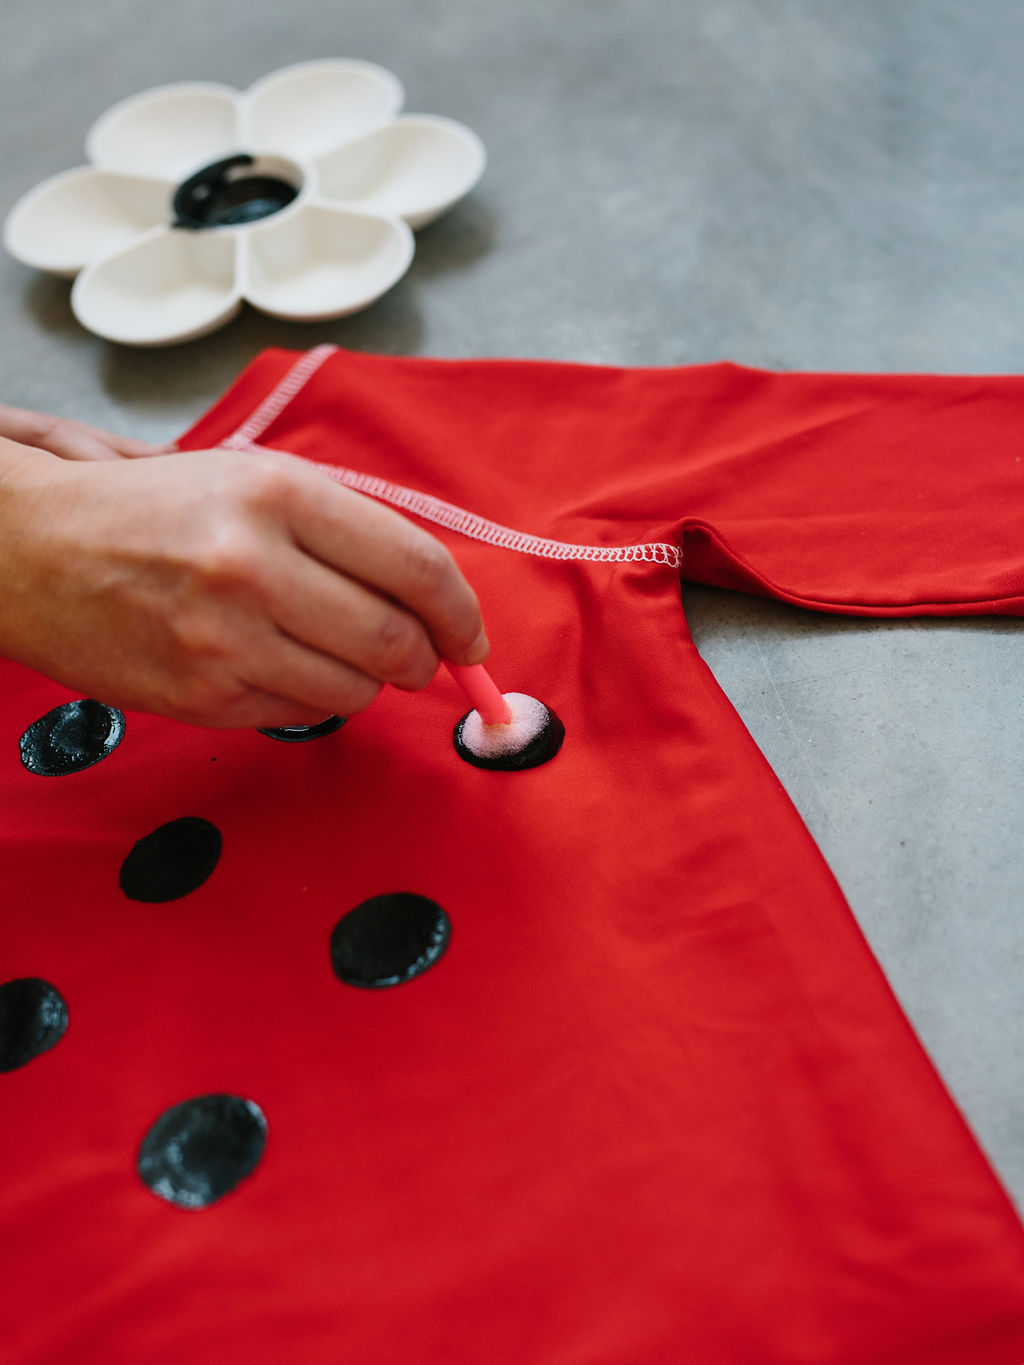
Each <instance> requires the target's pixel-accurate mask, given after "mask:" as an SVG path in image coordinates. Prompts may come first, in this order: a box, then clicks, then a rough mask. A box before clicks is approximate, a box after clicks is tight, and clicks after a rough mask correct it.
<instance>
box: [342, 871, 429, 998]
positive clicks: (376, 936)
mask: <svg viewBox="0 0 1024 1365" xmlns="http://www.w3.org/2000/svg"><path fill="white" fill-rule="evenodd" d="M450 937H451V921H450V920H449V918H448V916H447V915H446V914H445V912H444V911H443V910H442V909H441V907H440V906H439V905H438V904H437V903H436V901H432V900H428V899H427V897H426V896H416V895H413V894H412V893H411V892H408V891H396V892H393V893H391V894H389V895H385V896H371V897H370V899H369V900H366V901H363V903H362V904H361V905H357V906H356V908H355V909H354V910H350V911H349V912H348V914H347V915H343V916H342V917H341V919H340V920H339V921H338V923H337V924H336V925H335V926H334V931H333V932H332V934H331V965H332V966H333V968H334V971H335V974H336V975H337V976H338V977H339V978H340V979H341V980H342V981H344V982H345V983H346V984H347V985H349V986H364V987H366V988H368V989H376V988H379V987H381V986H398V985H401V983H402V982H403V981H409V980H411V979H412V977H414V976H419V975H420V973H421V972H425V971H426V970H427V968H428V967H432V966H433V965H434V963H435V962H436V961H437V960H438V958H439V957H440V956H441V954H442V953H443V952H444V950H445V949H446V948H447V947H448V940H449V938H450Z"/></svg>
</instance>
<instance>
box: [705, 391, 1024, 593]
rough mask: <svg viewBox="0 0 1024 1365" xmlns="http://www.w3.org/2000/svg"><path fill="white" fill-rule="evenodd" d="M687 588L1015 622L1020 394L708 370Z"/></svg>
mask: <svg viewBox="0 0 1024 1365" xmlns="http://www.w3.org/2000/svg"><path fill="white" fill-rule="evenodd" d="M716 368H717V369H718V372H719V373H718V377H719V379H720V381H721V392H720V394H719V395H718V398H717V401H714V402H711V401H707V402H706V403H705V404H703V405H701V406H700V407H699V408H698V409H695V410H694V411H693V413H692V419H693V420H692V423H691V429H690V430H689V431H687V432H685V433H683V432H681V433H680V435H681V436H684V440H683V443H682V449H681V452H680V460H681V476H682V480H681V487H680V493H679V496H680V502H681V504H682V507H683V512H684V518H683V526H682V530H683V538H684V539H683V543H684V548H685V554H684V569H683V572H684V575H685V576H686V577H687V578H689V579H692V580H695V581H698V582H704V583H713V584H716V585H719V586H722V587H730V588H739V589H742V590H744V591H747V592H753V593H759V594H762V595H765V596H770V597H777V598H781V599H782V600H784V601H787V602H793V603H796V604H797V605H800V606H807V607H812V608H815V609H819V610H825V611H834V612H848V613H864V614H867V615H917V614H927V615H940V614H942V615H945V614H962V613H972V614H980V613H997V614H1021V613H1024V380H1021V379H1018V378H984V379H983V378H950V377H940V376H904V375H894V376H861V375H812V374H769V373H764V372H760V371H752V370H744V369H739V368H737V367H734V366H722V367H716Z"/></svg>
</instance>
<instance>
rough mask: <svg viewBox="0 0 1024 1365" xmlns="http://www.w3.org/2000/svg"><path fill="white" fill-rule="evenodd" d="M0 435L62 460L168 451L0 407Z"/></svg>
mask: <svg viewBox="0 0 1024 1365" xmlns="http://www.w3.org/2000/svg"><path fill="white" fill-rule="evenodd" d="M0 435H2V436H6V437H7V438H8V439H9V440H12V441H19V442H21V444H23V445H29V446H35V447H37V448H38V449H40V450H47V451H49V452H50V454H51V455H59V456H60V457H61V459H64V460H117V459H137V458H139V457H140V456H145V455H157V454H162V453H164V452H165V451H167V450H170V449H171V447H170V446H169V445H168V446H160V445H154V444H151V443H150V442H147V441H134V440H131V439H130V438H128V437H123V436H116V435H115V434H114V433H113V432H109V431H103V430H102V429H101V428H100V427H91V426H88V425H87V424H86V423H85V422H74V421H70V420H68V419H66V418H62V417H51V416H49V415H47V414H46V413H41V412H30V411H28V410H27V409H26V408H12V407H7V406H5V405H4V404H0Z"/></svg>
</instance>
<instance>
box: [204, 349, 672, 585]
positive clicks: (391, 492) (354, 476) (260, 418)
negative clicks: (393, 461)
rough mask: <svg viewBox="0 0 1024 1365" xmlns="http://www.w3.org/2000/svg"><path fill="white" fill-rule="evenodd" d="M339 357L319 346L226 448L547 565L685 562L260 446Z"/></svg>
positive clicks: (668, 553)
mask: <svg viewBox="0 0 1024 1365" xmlns="http://www.w3.org/2000/svg"><path fill="white" fill-rule="evenodd" d="M336 351H337V347H336V346H317V347H316V348H315V349H314V350H312V351H308V352H307V353H306V354H305V355H304V356H302V357H301V358H300V359H299V360H298V361H296V363H295V364H294V365H293V366H292V368H291V369H290V370H289V371H288V373H287V374H286V375H285V376H284V378H283V379H281V380H280V381H279V383H278V384H277V385H276V386H275V387H274V389H273V390H272V391H271V392H270V393H269V394H268V395H267V397H266V398H265V399H264V400H263V402H262V403H260V405H259V406H258V407H257V408H255V409H254V410H253V412H252V413H251V414H250V415H249V417H247V418H246V420H245V421H244V422H243V423H242V424H241V426H239V427H238V428H237V429H236V430H235V431H233V432H232V433H231V435H230V436H229V437H228V438H227V439H226V440H224V441H222V442H221V444H222V445H224V446H226V447H227V448H228V449H230V450H244V451H250V452H259V451H263V450H267V451H271V452H272V453H273V454H277V455H289V456H290V457H291V458H292V459H297V460H298V459H301V460H302V461H303V463H304V464H311V465H312V466H313V468H314V469H319V470H321V471H322V472H323V473H324V474H326V475H327V476H328V477H329V478H332V479H334V480H335V481H336V482H337V483H341V484H344V485H345V486H346V488H353V489H355V490H356V492H359V493H365V494H366V495H367V496H368V497H371V498H377V499H378V500H379V501H381V502H386V503H390V504H391V506H392V507H399V508H401V509H402V511H403V512H411V513H412V514H413V515H414V516H417V517H422V518H423V520H424V521H430V522H433V523H434V524H435V525H437V526H444V527H445V528H446V529H447V530H449V531H455V532H457V533H458V534H460V535H464V536H469V537H470V538H471V539H472V540H481V541H484V542H485V543H486V544H488V545H497V546H499V547H500V548H501V549H503V550H516V551H518V552H519V553H520V554H528V555H538V556H540V558H542V559H560V560H568V559H573V560H590V561H594V562H597V563H604V564H610V563H641V564H665V565H668V566H669V567H670V568H673V569H678V568H680V566H681V565H682V562H683V552H682V550H681V549H680V547H679V546H678V545H671V544H667V543H665V542H661V541H643V542H642V543H641V544H639V545H578V544H575V543H573V542H571V541H566V540H549V539H547V538H545V537H544V536H533V535H529V534H527V533H526V532H525V531H516V530H514V529H513V528H512V527H511V526H502V525H501V524H500V523H499V522H496V521H489V520H488V519H487V518H486V517H481V516H478V515H477V514H476V513H475V512H470V511H468V510H467V509H466V508H464V507H458V506H456V505H455V503H451V502H445V501H444V500H443V499H442V498H435V497H434V496H433V495H432V494H430V493H421V492H419V491H418V490H417V489H415V488H406V487H405V486H404V485H403V484H399V483H391V482H390V481H389V480H387V479H381V478H378V477H377V476H376V475H375V474H363V473H361V472H360V471H359V470H357V469H346V468H344V466H342V465H331V464H321V463H319V462H317V461H313V460H306V459H305V458H304V457H303V456H301V455H294V454H292V452H290V451H275V450H274V449H273V447H272V446H265V445H261V444H260V443H259V442H258V440H257V437H259V436H261V435H262V434H263V432H264V431H266V429H267V428H268V427H269V426H270V424H271V423H272V422H273V421H275V420H276V419H277V418H278V417H279V416H280V415H281V413H282V412H284V410H285V408H287V406H288V404H289V403H291V402H292V401H293V400H294V399H295V398H296V397H297V396H298V394H299V393H301V391H302V390H303V388H305V386H306V384H308V383H309V381H310V379H311V378H312V377H313V375H314V374H316V372H317V370H319V368H320V366H321V365H322V364H323V363H324V361H325V360H327V359H328V358H329V357H330V356H332V355H333V354H334V353H335V352H336Z"/></svg>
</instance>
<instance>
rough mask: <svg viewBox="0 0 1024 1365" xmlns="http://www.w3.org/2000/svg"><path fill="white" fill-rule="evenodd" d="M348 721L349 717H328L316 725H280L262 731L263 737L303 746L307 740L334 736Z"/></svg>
mask: <svg viewBox="0 0 1024 1365" xmlns="http://www.w3.org/2000/svg"><path fill="white" fill-rule="evenodd" d="M347 720H348V716H328V717H327V719H326V720H321V721H318V722H317V723H316V725H278V726H276V727H274V728H272V729H270V730H260V734H261V735H269V736H270V738H271V739H280V740H283V741H284V743H285V744H301V743H302V742H303V741H304V740H307V739H320V738H321V737H322V736H323V735H333V734H334V732H335V730H340V729H341V727H342V726H343V725H344V724H345V722H346V721H347Z"/></svg>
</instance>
